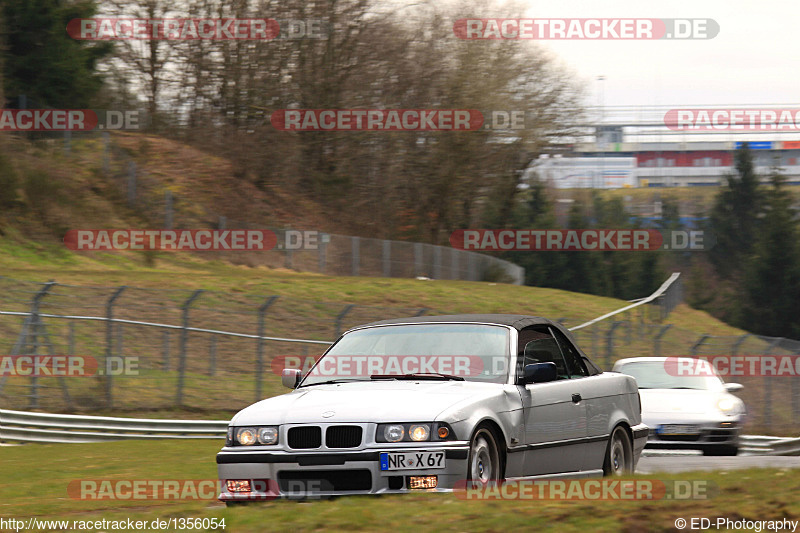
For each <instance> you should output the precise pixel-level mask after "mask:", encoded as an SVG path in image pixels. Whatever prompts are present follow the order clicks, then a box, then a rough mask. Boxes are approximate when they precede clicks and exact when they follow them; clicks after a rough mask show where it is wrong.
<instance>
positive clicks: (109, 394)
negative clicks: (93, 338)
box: [105, 285, 127, 408]
mask: <svg viewBox="0 0 800 533" xmlns="http://www.w3.org/2000/svg"><path fill="white" fill-rule="evenodd" d="M126 288H127V286H126V285H123V286H122V287H119V288H117V290H115V291H114V293H113V294H112V295H111V298H109V299H108V301H107V302H106V361H105V363H106V368H105V372H106V407H108V408H111V407H113V406H114V392H113V386H114V378H113V377H112V374H113V373H112V372H110V369H111V366H110V364H111V358H112V357H113V356H114V322H113V320H114V302H115V301H116V299H117V298H119V296H120V294H122V291H124V290H125V289H126Z"/></svg>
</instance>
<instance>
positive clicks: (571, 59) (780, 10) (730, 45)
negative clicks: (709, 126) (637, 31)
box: [498, 0, 800, 106]
mask: <svg viewBox="0 0 800 533" xmlns="http://www.w3.org/2000/svg"><path fill="white" fill-rule="evenodd" d="M525 1H526V3H527V5H529V6H530V8H529V10H528V12H527V13H526V15H527V16H529V17H532V18H595V17H597V18H600V17H602V18H607V17H615V18H710V19H714V20H715V21H716V22H717V23H718V24H719V26H720V32H719V34H718V35H717V36H716V37H715V38H713V39H710V40H688V41H675V40H656V41H540V43H541V44H542V45H544V46H545V47H547V48H549V49H550V50H551V51H552V52H553V53H554V54H555V55H556V56H557V58H558V59H559V60H560V61H561V63H562V64H564V65H565V66H567V67H568V68H569V69H571V70H572V71H573V72H574V73H575V74H576V75H577V77H578V78H579V79H581V80H583V81H584V82H585V83H586V87H587V89H588V92H589V95H590V96H589V100H590V101H589V102H587V104H589V105H597V104H599V103H600V97H599V93H600V90H599V83H600V82H597V81H596V78H597V76H600V75H603V76H605V82H602V83H604V85H605V87H604V89H603V93H604V100H605V105H607V106H612V105H673V104H678V105H684V106H688V105H704V106H705V105H708V106H711V105H714V106H717V105H726V104H791V105H793V106H800V42H799V41H800V2H794V1H791V0H760V1H759V2H750V1H743V0H724V1H723V0H691V1H688V0H669V1H661V2H654V1H649V0H643V1H632V0H603V1H597V0H558V1H552V0H548V1H539V0H525ZM502 15H503V14H500V13H498V16H502Z"/></svg>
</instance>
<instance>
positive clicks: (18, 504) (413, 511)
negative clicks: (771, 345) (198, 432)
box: [0, 440, 800, 533]
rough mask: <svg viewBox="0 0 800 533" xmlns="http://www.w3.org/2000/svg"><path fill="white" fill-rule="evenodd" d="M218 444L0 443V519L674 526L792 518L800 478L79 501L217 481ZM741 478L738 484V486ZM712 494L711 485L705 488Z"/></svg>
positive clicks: (328, 527) (252, 526) (304, 526)
mask: <svg viewBox="0 0 800 533" xmlns="http://www.w3.org/2000/svg"><path fill="white" fill-rule="evenodd" d="M220 444H221V443H220V442H217V441H206V440H200V441H195V442H177V441H160V442H133V441H129V442H115V443H109V444H89V445H83V444H62V445H27V446H18V447H4V448H0V458H2V465H3V483H2V485H0V517H3V518H12V517H13V518H17V519H25V518H27V517H30V516H36V517H40V518H50V519H60V520H99V519H106V520H120V519H127V518H131V519H133V520H148V521H152V520H153V519H156V518H159V519H169V518H173V517H187V518H188V517H191V518H204V517H205V518H224V519H225V525H226V528H225V531H228V532H242V531H274V530H279V531H344V530H347V531H453V532H457V531H509V530H514V529H519V530H522V531H531V530H547V531H576V532H582V533H584V532H586V531H630V532H638V531H674V526H673V524H674V521H675V520H676V519H677V518H680V517H683V518H687V519H688V518H690V517H711V518H713V517H717V516H727V517H731V518H747V519H762V520H763V519H780V518H783V517H787V518H790V519H797V518H798V517H799V516H800V500H798V498H797V497H796V495H797V493H798V491H800V478H799V477H798V476H796V475H793V474H792V473H790V471H788V470H745V471H736V472H702V473H700V472H695V473H683V474H670V475H648V476H641V477H642V478H643V479H660V480H689V481H693V480H705V481H708V482H710V483H711V485H712V486H713V485H716V486H717V487H718V488H719V491H718V492H716V493H714V495H713V496H712V498H711V499H706V500H688V501H552V500H549V501H548V500H544V501H543V500H539V501H531V500H517V501H475V500H472V501H465V500H462V499H459V498H457V497H456V496H455V495H453V494H411V495H392V496H382V497H370V496H363V497H361V496H359V497H343V498H337V499H333V500H327V501H311V502H288V501H274V502H264V503H259V504H257V505H249V506H245V507H236V508H230V509H228V508H226V507H225V506H223V505H222V504H220V503H219V502H217V501H216V500H213V499H212V500H194V501H190V500H186V501H174V500H172V501H152V500H110V499H105V500H80V499H73V498H71V497H70V496H69V494H68V492H67V487H68V486H69V483H70V482H72V481H75V480H89V479H91V480H132V479H142V480H205V479H216V464H215V462H214V455H215V453H216V452H217V451H218V449H219V448H220ZM745 485H746V486H745ZM712 492H713V491H712Z"/></svg>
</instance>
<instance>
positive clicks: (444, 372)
mask: <svg viewBox="0 0 800 533" xmlns="http://www.w3.org/2000/svg"><path fill="white" fill-rule="evenodd" d="M508 332H509V330H508V329H507V328H504V327H501V326H490V325H482V324H412V325H398V326H379V327H374V328H366V329H361V330H357V331H353V332H352V333H348V334H346V335H345V336H344V337H342V339H341V340H340V341H339V342H337V343H336V344H335V345H334V346H333V347H331V349H330V350H328V352H327V353H326V354H325V355H324V356H323V357H322V358H321V359H320V360H319V362H318V363H317V364H316V365H315V366H314V368H312V369H311V371H310V372H309V374H308V376H306V378H305V379H304V380H303V383H302V384H301V387H305V386H309V385H315V384H320V383H324V382H329V381H333V382H346V381H379V380H392V379H441V380H447V379H458V380H466V381H483V382H492V383H505V381H506V378H507V376H508V367H509V365H508V361H509V356H508V352H509V350H508V337H509V334H508Z"/></svg>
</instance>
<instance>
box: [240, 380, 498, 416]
mask: <svg viewBox="0 0 800 533" xmlns="http://www.w3.org/2000/svg"><path fill="white" fill-rule="evenodd" d="M503 388H504V387H503V385H499V384H491V383H474V382H468V381H381V382H363V383H362V382H357V383H339V384H331V385H315V386H312V387H303V388H300V389H298V390H296V391H294V392H291V393H289V394H284V395H282V396H276V397H274V398H268V399H266V400H262V401H260V402H258V403H255V404H253V405H251V406H249V407H247V408H245V409H243V410H242V411H240V412H239V413H238V414H237V415H236V416H235V417H234V418H233V420H232V422H231V425H236V426H248V425H278V424H307V423H313V422H334V423H335V422H404V421H405V422H425V421H431V422H433V421H436V420H441V418H437V417H438V416H439V415H441V414H442V413H443V412H444V411H446V410H447V409H448V408H451V407H453V406H455V405H456V404H459V403H461V402H463V401H465V400H469V401H472V402H480V401H482V400H485V399H486V398H488V397H490V396H494V395H497V394H502V393H503ZM323 413H324V414H325V415H326V416H323ZM331 413H332V414H331ZM455 421H457V420H448V422H455Z"/></svg>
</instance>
